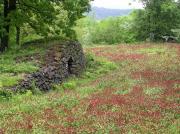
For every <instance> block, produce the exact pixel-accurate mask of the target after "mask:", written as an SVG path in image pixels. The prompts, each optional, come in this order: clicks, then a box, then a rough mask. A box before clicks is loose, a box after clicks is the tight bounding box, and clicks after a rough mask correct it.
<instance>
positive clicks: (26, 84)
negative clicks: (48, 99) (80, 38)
mask: <svg viewBox="0 0 180 134" xmlns="http://www.w3.org/2000/svg"><path fill="white" fill-rule="evenodd" d="M84 68H85V56H84V53H83V49H82V46H81V44H80V43H78V42H74V41H68V42H65V43H63V44H59V45H55V46H53V47H52V48H51V49H49V50H48V52H47V54H46V55H45V59H44V63H43V65H42V67H41V69H40V70H39V71H38V72H35V73H33V74H31V75H29V76H27V78H26V79H25V80H23V81H22V82H21V84H20V88H19V89H20V90H21V89H22V90H31V89H32V88H33V87H34V86H35V87H38V88H39V89H40V90H42V91H48V90H50V89H51V87H52V84H54V83H62V82H63V81H64V80H65V79H66V78H68V77H69V76H71V75H79V74H80V73H81V72H82V71H83V70H84ZM17 89H18V88H17Z"/></svg>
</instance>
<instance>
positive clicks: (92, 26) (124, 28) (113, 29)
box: [76, 16, 135, 44]
mask: <svg viewBox="0 0 180 134" xmlns="http://www.w3.org/2000/svg"><path fill="white" fill-rule="evenodd" d="M132 24H133V21H132V17H131V16H124V17H117V18H108V19H105V20H101V21H96V20H94V19H93V17H87V18H85V19H82V20H80V21H78V25H77V27H76V31H77V35H78V39H79V41H80V42H81V43H82V44H116V43H132V42H135V38H134V36H135V35H134V33H133V31H131V29H132Z"/></svg>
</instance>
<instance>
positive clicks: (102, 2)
mask: <svg viewBox="0 0 180 134" xmlns="http://www.w3.org/2000/svg"><path fill="white" fill-rule="evenodd" d="M137 1H138V0H136V1H135V0H94V1H93V2H92V3H91V5H92V6H97V7H104V8H111V9H139V8H143V6H142V4H141V3H139V2H137ZM129 3H131V5H130V4H129Z"/></svg>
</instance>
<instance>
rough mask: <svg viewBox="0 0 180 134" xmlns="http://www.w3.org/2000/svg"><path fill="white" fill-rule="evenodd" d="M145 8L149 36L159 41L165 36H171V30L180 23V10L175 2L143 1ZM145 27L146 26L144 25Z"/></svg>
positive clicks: (165, 0)
mask: <svg viewBox="0 0 180 134" xmlns="http://www.w3.org/2000/svg"><path fill="white" fill-rule="evenodd" d="M142 2H143V4H144V6H145V12H144V16H143V17H144V20H145V22H146V23H147V25H146V27H148V32H147V33H148V36H149V35H152V36H153V37H154V39H155V40H159V39H160V38H161V36H163V35H171V34H172V32H171V29H174V28H175V27H177V25H178V24H179V23H180V8H179V7H178V6H179V4H178V2H177V1H175V0H142ZM143 26H144V25H143Z"/></svg>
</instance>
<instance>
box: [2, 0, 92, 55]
mask: <svg viewBox="0 0 180 134" xmlns="http://www.w3.org/2000/svg"><path fill="white" fill-rule="evenodd" d="M90 1H91V0H0V51H1V52H2V51H5V50H6V49H7V48H8V47H9V40H10V41H11V40H16V43H17V44H19V43H20V41H21V40H22V38H26V37H28V36H29V37H31V38H33V36H35V37H37V36H39V37H48V36H56V35H57V36H65V37H69V38H75V32H74V31H73V29H72V27H73V26H74V25H75V22H76V20H77V19H79V18H82V17H83V15H84V13H85V12H88V11H89V10H90Z"/></svg>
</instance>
